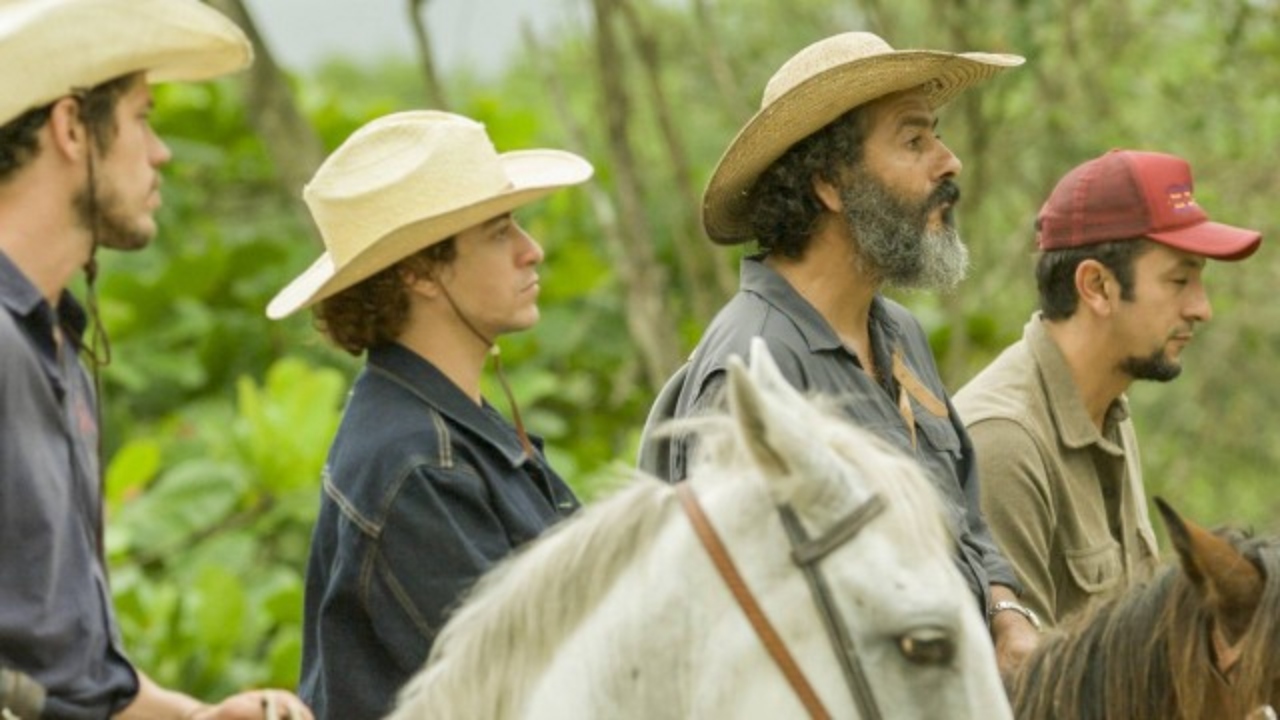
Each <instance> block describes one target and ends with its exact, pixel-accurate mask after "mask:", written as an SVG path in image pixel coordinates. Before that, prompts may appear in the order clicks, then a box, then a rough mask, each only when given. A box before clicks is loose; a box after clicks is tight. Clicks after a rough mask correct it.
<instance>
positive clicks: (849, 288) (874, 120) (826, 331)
mask: <svg viewBox="0 0 1280 720" xmlns="http://www.w3.org/2000/svg"><path fill="white" fill-rule="evenodd" d="M1022 62H1023V59H1022V58H1021V57H1018V56H1015V55H999V54H989V53H949V52H939V51H933V50H894V49H893V48H891V47H890V46H889V45H888V44H887V43H885V41H884V40H882V39H880V38H879V37H877V36H875V35H873V34H871V33H867V32H849V33H843V34H840V35H835V36H832V37H828V38H826V39H824V40H821V41H818V42H816V43H814V44H812V45H810V46H809V47H806V48H805V49H803V50H801V51H800V52H799V53H797V54H796V55H795V56H794V57H792V58H791V59H790V60H788V61H787V62H786V63H785V64H784V65H783V66H782V67H781V68H780V69H779V70H778V71H777V72H776V73H775V74H774V75H773V77H772V78H771V79H770V80H769V83H768V85H767V86H766V87H765V91H764V97H763V101H762V103H761V108H760V111H759V112H758V113H756V114H755V116H753V117H752V118H751V119H750V120H748V121H747V123H746V125H745V126H743V128H742V129H741V130H740V131H739V132H738V135H737V137H735V138H734V139H733V142H732V143H730V145H729V147H728V149H727V150H726V151H725V152H724V155H723V156H722V157H721V159H720V163H719V165H718V166H717V167H716V168H715V171H714V172H713V174H712V176H711V180H710V182H709V184H708V186H707V189H706V193H705V194H704V196H703V214H702V219H703V225H704V227H705V229H706V231H707V234H708V235H709V236H710V237H711V239H712V240H713V241H715V242H717V243H720V244H724V245H733V244H739V243H743V242H746V241H747V240H750V239H754V240H755V241H756V242H757V243H758V245H759V253H758V254H757V255H755V256H752V257H749V258H747V259H746V260H744V261H743V263H742V278H741V289H740V291H739V293H738V294H737V295H736V296H735V297H734V298H733V299H732V300H731V301H730V302H729V303H728V304H727V305H726V306H725V307H724V309H722V310H721V312H720V313H719V314H718V315H717V317H716V318H715V320H713V321H712V323H711V325H710V326H709V327H708V328H707V330H706V332H705V334H704V335H703V337H702V340H701V341H700V342H699V344H698V347H697V348H696V349H695V350H694V352H693V355H692V356H691V358H690V362H689V363H688V365H687V366H686V367H685V368H683V369H682V370H681V373H682V374H683V378H682V379H681V380H677V381H676V382H675V383H672V384H669V390H668V391H667V392H666V393H664V394H666V395H668V397H667V398H660V400H659V403H657V404H656V405H655V414H656V415H658V416H661V415H663V414H665V413H666V412H667V411H668V409H670V410H672V411H673V412H674V415H676V416H686V415H692V414H696V413H699V412H703V411H705V410H707V409H709V408H710V407H712V406H714V405H716V404H717V403H718V402H719V396H720V395H721V389H722V387H723V384H724V378H725V366H726V363H727V360H728V358H729V357H730V356H731V355H734V354H737V355H741V356H743V357H745V356H746V354H747V351H748V347H749V345H750V342H751V339H752V338H753V337H756V336H759V337H763V338H764V339H765V341H766V342H767V344H768V347H769V350H770V351H771V353H772V355H773V357H774V358H775V359H776V360H777V362H778V365H779V367H780V368H781V369H782V370H783V372H784V373H785V374H786V375H787V376H788V377H789V378H790V380H791V381H792V382H793V383H794V384H795V385H796V386H797V387H799V388H802V389H804V390H807V391H811V392H818V393H823V394H827V395H830V396H832V397H833V398H835V399H836V400H837V401H838V402H839V403H840V407H841V408H842V409H843V410H844V411H845V413H846V414H847V415H848V416H849V418H850V419H851V420H852V421H853V422H856V423H859V424H860V425H863V426H865V427H867V428H869V429H871V430H873V431H875V432H876V433H877V434H879V435H881V436H883V437H884V438H885V439H886V440H888V441H890V442H892V443H893V444H894V445H896V446H897V447H898V448H900V449H901V450H902V451H903V452H906V453H908V454H910V455H911V456H913V457H915V458H916V459H917V460H919V461H920V462H921V464H922V465H923V466H924V467H925V468H926V469H927V470H928V472H929V475H930V477H931V479H932V480H933V482H934V485H935V487H936V488H937V489H938V491H939V493H940V496H941V497H942V498H943V500H944V503H945V504H946V506H947V508H948V510H949V519H950V522H949V525H950V528H951V530H952V533H953V535H954V536H955V539H956V547H957V556H958V557H957V564H958V566H959V568H960V570H961V572H962V573H963V575H964V576H965V578H966V579H967V580H968V582H969V585H970V587H971V589H972V591H973V594H974V597H975V599H976V603H975V608H974V609H975V611H981V612H984V614H985V613H986V612H988V611H990V610H991V609H992V608H1003V607H1010V606H1012V605H1014V604H1015V603H1014V601H1015V600H1016V595H1015V592H1014V590H1015V589H1016V587H1017V586H1016V584H1015V580H1014V576H1013V573H1012V571H1011V570H1010V568H1009V565H1008V563H1006V562H1005V560H1004V558H1003V557H1002V556H1001V555H1000V552H999V550H998V549H997V548H996V546H995V544H994V542H992V540H991V536H990V533H989V531H988V529H987V527H986V525H985V523H984V521H983V519H982V514H981V511H980V509H979V503H978V482H977V476H976V474H975V465H974V461H973V448H972V445H971V444H970V443H969V439H968V437H967V436H966V435H965V431H964V427H963V425H961V423H960V421H959V419H958V418H957V417H956V415H955V413H954V411H953V410H952V407H951V404H950V401H949V400H948V398H947V392H946V388H945V387H943V384H942V380H941V378H940V377H939V376H938V371H937V367H936V366H935V363H934V359H933V355H932V353H931V351H930V349H929V343H928V338H927V337H926V336H925V334H924V332H923V330H922V329H921V327H920V325H919V323H918V322H917V321H916V320H915V318H914V317H912V315H911V314H910V313H909V312H908V311H907V310H906V309H905V308H904V307H902V306H901V305H899V304H897V303H895V302H893V301H892V300H889V299H888V298H886V297H884V296H883V295H882V294H881V292H880V291H881V289H882V288H883V287H885V286H896V287H920V288H933V287H939V288H946V287H950V286H952V285H954V284H955V283H956V282H958V281H959V280H960V279H961V277H962V276H963V275H964V272H965V268H966V263H967V254H966V250H965V247H964V245H963V244H962V243H961V241H960V238H959V235H958V233H957V231H956V228H955V222H954V218H953V210H954V207H955V204H956V202H957V201H958V200H959V190H958V189H957V187H956V184H955V182H954V178H955V176H956V175H958V174H959V172H960V161H959V160H958V159H956V157H955V155H953V154H952V153H951V151H950V150H949V149H948V148H947V147H946V145H944V144H943V143H942V141H941V139H940V138H939V136H938V135H937V133H936V132H935V126H936V123H937V116H936V111H937V109H938V108H939V107H941V106H942V105H944V104H945V103H946V102H948V101H949V100H951V99H952V98H954V97H955V96H956V95H957V94H959V93H960V92H961V91H963V90H964V89H966V88H968V87H970V86H972V85H975V84H978V83H980V82H982V81H984V80H987V79H989V78H991V77H993V76H995V75H997V74H999V73H1000V72H1002V71H1003V70H1005V69H1007V68H1010V67H1015V66H1017V65H1020V64H1022ZM668 403H669V404H668ZM642 452H643V453H644V455H645V456H647V457H653V456H654V455H657V456H659V459H658V466H659V467H661V466H662V465H663V464H665V465H666V467H665V468H663V469H664V470H665V474H666V475H667V476H668V479H671V480H680V479H681V478H683V477H684V475H685V473H686V470H687V464H688V462H689V455H690V452H691V443H690V441H689V439H688V438H684V437H682V438H676V439H674V440H673V441H671V446H670V449H669V450H667V449H665V448H661V447H657V448H648V449H646V450H645V451H642ZM1002 603H1003V604H1002ZM992 630H993V636H994V638H995V641H996V648H997V658H998V659H999V660H1000V662H1001V667H1002V670H1004V671H1006V672H1007V671H1009V670H1011V669H1012V667H1013V666H1014V665H1015V664H1016V662H1017V661H1018V660H1019V659H1020V658H1021V657H1022V655H1023V654H1025V652H1026V651H1027V650H1028V649H1029V648H1030V647H1031V646H1033V645H1034V642H1035V632H1034V629H1033V628H1032V626H1031V625H1030V624H1029V623H1028V620H1027V618H1025V617H1024V616H1022V615H1020V614H1018V613H1016V612H1008V613H1006V612H994V613H993V615H992Z"/></svg>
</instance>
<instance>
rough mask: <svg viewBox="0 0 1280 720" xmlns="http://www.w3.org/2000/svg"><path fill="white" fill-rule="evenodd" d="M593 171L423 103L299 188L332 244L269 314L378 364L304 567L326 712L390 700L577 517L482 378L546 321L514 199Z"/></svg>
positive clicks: (356, 140)
mask: <svg viewBox="0 0 1280 720" xmlns="http://www.w3.org/2000/svg"><path fill="white" fill-rule="evenodd" d="M591 174H592V168H591V165H590V164H589V163H588V162H587V161H586V160H583V159H582V158H580V157H578V156H577V155H573V154H571V153H567V152H563V151H559V150H524V151H516V152H507V153H503V154H499V153H498V152H497V151H496V150H495V149H494V147H493V143H492V142H491V141H490V139H489V137H488V135H487V134H486V132H485V129H484V126H483V125H481V124H479V123H477V122H475V121H473V120H470V119H468V118H465V117H461V116H458V115H453V114H450V113H444V112H436V111H414V112H402V113H396V114H393V115H389V116H386V117H383V118H380V119H377V120H374V121H373V122H370V123H369V124H367V125H365V126H364V127H362V128H360V129H359V130H357V131H356V132H355V133H354V134H353V135H352V136H351V137H350V138H348V139H347V141H346V142H345V143H343V144H342V146H341V147H339V148H338V149H337V150H335V151H334V152H333V154H332V155H331V156H329V158H328V159H327V160H326V161H325V162H324V164H323V165H322V166H321V167H320V169H319V170H318V171H317V172H316V175H315V177H314V178H312V180H311V182H310V183H308V184H307V187H306V188H305V190H304V191H303V198H304V200H305V201H306V203H307V206H308V207H309V208H310V209H311V213H312V216H313V217H314V218H315V221H316V224H317V226H318V227H319V229H320V233H321V235H322V236H323V237H324V242H325V248H326V249H325V252H324V253H323V254H322V255H321V256H320V258H319V259H318V260H316V262H315V263H314V264H313V265H312V266H311V267H310V268H308V269H307V270H306V271H304V272H303V273H302V274H301V275H300V276H299V277H298V278H297V279H295V280H294V281H293V282H291V283H290V284H289V285H288V286H287V287H286V288H285V289H284V290H282V291H281V292H280V293H279V294H278V295H277V296H276V297H275V299H273V300H272V301H271V303H270V305H269V306H268V308H267V315H269V316H270V317H272V318H281V317H284V316H286V315H289V314H290V313H292V312H294V311H296V310H299V309H301V308H304V307H308V306H315V316H316V320H317V325H318V326H319V328H320V329H321V330H322V331H323V332H324V333H325V334H326V335H327V336H328V337H329V339H330V340H332V341H333V342H334V343H335V344H337V345H338V346H339V347H341V348H343V349H345V350H347V351H348V352H350V353H351V354H353V355H361V354H364V355H365V356H366V367H365V369H364V371H363V372H362V373H361V374H360V376H359V377H358V378H357V379H356V381H355V385H354V388H353V389H352V391H351V396H350V398H349V400H348V403H347V407H346V410H345V411H344V413H343V418H342V424H341V425H340V427H339V429H338V434H337V437H336V438H335V439H334V441H333V446H332V448H331V449H330V452H329V459H328V462H327V463H326V465H325V470H324V478H323V480H324V495H323V497H322V498H321V508H320V516H319V519H318V520H317V523H316V528H315V533H314V535H313V537H312V543H311V557H310V560H309V562H308V567H307V585H306V600H305V605H306V615H305V621H304V622H305V634H304V637H303V659H302V684H301V688H300V694H301V695H302V697H303V698H304V699H305V700H307V701H308V702H309V703H311V705H312V707H313V708H314V709H315V712H316V715H317V716H318V717H320V718H334V719H338V718H371V717H380V716H382V715H383V714H385V713H387V712H388V711H389V710H391V709H392V706H393V703H394V700H395V695H396V692H397V691H398V690H399V688H400V687H401V685H403V684H404V683H405V682H406V681H407V680H408V679H409V678H410V677H411V676H412V675H413V674H414V673H416V672H417V671H418V670H419V669H420V668H421V667H422V665H423V664H424V662H425V661H426V659H427V656H428V654H429V652H430V650H431V646H432V642H433V641H434V639H435V637H436V633H437V632H438V631H439V630H440V627H441V625H443V623H444V622H445V620H446V618H447V615H448V612H449V611H450V610H451V609H452V608H453V606H455V605H456V604H457V602H458V600H459V598H460V596H461V595H462V593H463V592H464V591H465V590H466V589H467V588H468V587H470V586H471V584H472V583H473V582H474V581H475V580H476V579H477V578H478V577H479V576H480V575H481V574H482V573H483V572H485V571H486V570H487V569H488V568H489V567H490V566H492V565H493V564H494V563H496V562H497V561H499V560H501V559H502V558H504V557H505V556H506V555H508V554H509V553H510V552H511V551H512V550H514V549H515V548H516V547H518V546H519V545H521V544H523V543H525V542H528V541H530V540H532V539H534V538H536V537H537V536H538V535H539V534H540V533H541V532H542V531H543V530H545V529H546V528H547V527H549V526H550V525H552V524H553V523H555V522H556V521H558V520H560V519H561V518H563V517H566V516H567V515H569V514H570V513H572V512H574V511H575V510H576V509H577V507H578V501H577V499H576V498H575V497H574V496H573V493H572V491H571V490H570V489H569V487H568V485H566V484H565V483H564V482H563V481H562V480H561V479H560V477H559V476H558V475H557V474H556V473H555V471H554V470H552V469H551V467H550V466H549V465H548V464H547V460H546V457H544V456H543V453H542V450H541V443H540V441H538V440H537V439H536V438H532V437H531V436H530V435H528V434H527V433H526V432H525V430H524V427H523V424H522V423H521V421H520V415H519V412H518V411H517V410H516V408H515V404H514V401H512V415H513V418H514V421H515V424H514V427H513V426H512V424H510V423H508V422H507V421H506V420H505V419H504V418H503V417H502V416H501V415H500V414H499V413H498V412H497V411H496V410H495V409H494V408H493V407H492V406H491V405H489V403H488V402H486V401H485V399H484V398H483V397H482V396H481V393H480V377H481V374H482V373H483V370H484V364H485V360H486V358H488V357H490V355H493V356H494V357H495V361H496V360H497V356H496V350H497V348H496V346H495V345H494V343H495V342H496V340H497V338H498V337H499V336H500V335H503V334H506V333H511V332H517V331H520V330H526V329H528V328H530V327H532V326H533V325H534V323H536V322H537V320H538V305H537V300H538V293H539V278H538V271H537V267H538V265H539V263H541V261H542V259H543V252H542V248H541V247H540V246H539V245H538V243H537V241H535V240H534V239H533V238H532V237H530V236H529V235H528V234H526V233H525V231H524V230H523V229H521V227H520V225H519V224H518V223H517V222H516V220H515V218H514V217H513V216H512V211H514V210H516V209H517V208H519V207H522V206H524V205H526V204H528V203H531V202H533V201H535V200H537V199H539V198H541V197H544V196H546V195H548V194H549V193H552V192H554V191H556V190H558V189H560V188H563V187H567V186H570V185H576V184H578V183H582V182H585V181H586V180H587V179H588V178H590V177H591ZM498 379H499V381H500V382H502V383H503V386H504V389H505V380H503V377H502V373H501V366H499V367H498ZM507 394H508V400H511V398H510V393H509V391H508V393H507ZM494 651H495V652H502V649H501V648H495V649H494Z"/></svg>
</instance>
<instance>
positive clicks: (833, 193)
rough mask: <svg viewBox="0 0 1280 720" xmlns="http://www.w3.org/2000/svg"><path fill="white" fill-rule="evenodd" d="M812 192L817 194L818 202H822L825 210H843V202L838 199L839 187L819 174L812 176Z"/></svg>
mask: <svg viewBox="0 0 1280 720" xmlns="http://www.w3.org/2000/svg"><path fill="white" fill-rule="evenodd" d="M813 194H814V195H817V196H818V202H820V203H822V205H823V207H825V208H826V209H827V210H829V211H831V212H834V213H838V212H841V211H843V210H844V202H843V201H842V200H841V199H840V188H838V187H836V186H835V185H833V184H832V183H831V182H830V181H828V180H827V179H826V178H823V177H822V176H820V175H814V176H813Z"/></svg>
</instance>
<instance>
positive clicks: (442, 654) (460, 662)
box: [392, 477, 674, 718]
mask: <svg viewBox="0 0 1280 720" xmlns="http://www.w3.org/2000/svg"><path fill="white" fill-rule="evenodd" d="M673 498H674V495H673V493H672V492H671V488H670V486H668V485H666V484H664V483H662V482H660V481H657V480H655V479H653V478H650V477H636V478H635V479H634V480H632V482H631V483H630V484H628V485H627V486H626V487H624V488H623V490H621V491H620V492H617V493H615V494H613V495H611V496H610V497H609V498H608V499H606V500H603V501H601V502H598V503H594V504H592V505H589V506H588V507H586V508H584V509H583V510H581V511H580V512H579V513H578V514H577V515H576V516H574V517H573V518H571V519H570V520H567V521H565V522H562V523H560V524H559V525H557V526H555V527H553V528H552V529H551V530H550V531H548V532H547V533H546V534H545V535H543V536H542V537H541V538H539V539H538V541H537V542H536V543H533V544H532V545H528V546H526V547H525V548H524V549H522V550H521V551H519V552H517V553H515V554H514V555H513V556H511V557H510V558H508V559H507V560H505V561H503V562H501V563H499V564H498V565H497V566H495V567H494V568H493V570H491V571H490V572H489V573H487V574H485V575H484V576H483V577H482V578H481V579H480V581H479V582H477V583H476V585H475V586H474V587H473V589H472V590H471V592H470V593H469V594H468V596H467V598H465V602H464V604H463V605H462V606H461V607H460V608H459V610H458V612H457V614H456V615H454V616H453V617H452V618H450V620H449V622H448V623H446V624H445V627H444V629H443V630H442V631H441V633H440V635H439V637H437V638H436V642H435V646H434V649H433V650H432V654H431V659H430V661H429V663H428V670H427V672H424V673H421V674H419V675H418V676H417V677H416V678H415V679H414V680H413V681H411V682H410V683H409V684H408V685H406V686H405V688H404V690H403V691H402V693H401V697H400V701H399V703H398V705H399V706H400V707H401V708H405V707H407V706H409V705H410V702H411V698H414V696H415V695H417V694H419V693H425V692H430V693H431V697H425V696H424V697H422V698H417V699H415V700H414V702H419V701H422V700H426V701H428V702H429V703H430V704H432V705H433V706H434V705H435V704H436V703H440V704H441V705H443V704H445V703H447V704H448V705H447V714H445V715H443V716H442V717H457V718H502V717H510V716H512V715H513V714H514V713H515V712H517V711H518V710H519V708H520V707H521V706H522V705H523V703H524V699H525V696H526V694H527V692H528V690H529V687H530V685H531V684H532V682H533V681H534V680H535V679H537V677H538V675H539V674H540V673H541V672H542V670H543V669H544V668H545V666H546V664H547V661H548V660H549V659H550V658H551V656H552V653H553V651H554V650H555V649H556V647H557V646H558V645H559V644H560V643H559V641H560V640H561V639H562V638H564V637H565V636H567V635H568V634H569V633H571V632H572V631H573V630H574V628H575V627H577V625H578V623H579V621H581V620H582V618H584V617H586V616H587V615H588V614H589V613H590V611H591V610H592V608H594V607H595V606H596V604H597V603H599V602H600V600H601V598H603V597H604V596H605V595H607V594H608V592H609V589H610V588H611V587H612V586H613V583H614V581H615V580H616V579H617V578H618V576H619V575H620V574H621V573H622V572H623V571H624V570H626V569H627V567H628V566H629V565H630V564H631V561H632V559H633V558H635V557H637V556H639V555H642V554H643V553H644V551H645V550H647V549H648V548H649V546H650V544H651V543H652V541H653V538H654V537H655V536H656V535H657V531H658V528H660V527H661V526H662V524H663V523H664V522H665V521H666V518H667V517H668V516H669V515H670V511H671V509H672V508H673V507H674V505H673V503H672V500H673ZM516 560H519V562H516ZM498 648H501V650H500V651H496V650H497V649H498ZM438 663H443V664H438ZM432 666H436V668H440V667H444V668H447V669H448V675H447V680H448V682H445V683H438V684H437V685H435V686H433V687H431V688H430V690H429V691H428V690H427V689H426V688H427V685H428V684H430V683H431V682H433V681H434V680H435V678H434V675H435V673H433V672H432V670H433V669H436V668H433V667H432ZM442 679H445V678H442ZM446 686H448V687H446ZM392 717H408V716H405V715H403V710H402V711H400V712H397V713H396V714H395V715H393V716H392ZM415 717H416V715H415Z"/></svg>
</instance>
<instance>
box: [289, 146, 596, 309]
mask: <svg viewBox="0 0 1280 720" xmlns="http://www.w3.org/2000/svg"><path fill="white" fill-rule="evenodd" d="M499 162H500V163H501V164H502V167H503V170H504V171H505V172H506V174H507V177H508V178H509V179H510V180H511V184H510V186H509V187H508V188H507V189H506V190H505V191H503V192H501V193H499V194H497V195H494V196H492V197H489V198H486V199H484V200H481V201H478V202H475V203H472V204H470V205H467V206H465V207H462V208H458V209H455V210H451V211H449V212H445V213H440V214H437V215H432V216H429V217H423V218H421V219H418V220H415V221H413V222H410V223H407V224H405V225H402V226H400V227H398V228H396V229H395V230H392V231H391V232H388V233H387V234H385V235H383V236H382V237H380V238H378V239H376V240H375V241H374V242H372V243H370V244H369V245H368V247H366V248H365V249H364V250H362V251H361V252H360V253H358V254H357V255H355V256H354V257H352V258H351V259H350V260H349V261H347V262H346V263H344V264H343V265H342V266H341V267H339V266H337V264H336V263H335V262H334V259H333V256H332V255H331V254H330V253H329V252H328V251H326V252H324V253H322V254H321V255H320V258H319V259H317V260H316V261H315V262H314V263H312V264H311V266H310V267H309V268H307V269H306V270H305V271H303V272H302V274H301V275H299V276H298V277H297V278H295V279H294V280H293V282H291V283H289V284H288V285H287V286H286V287H285V288H284V289H283V290H281V291H280V292H279V293H278V294H277V295H276V296H275V298H273V299H272V300H271V303H270V304H268V305H267V317H269V318H271V319H273V320H279V319H281V318H283V317H286V316H288V315H290V314H292V313H294V312H297V311H298V310H301V309H302V308H305V307H309V306H311V305H314V304H315V303H317V302H319V301H321V300H323V299H325V298H327V297H330V296H332V295H335V294H337V293H339V292H341V291H343V290H345V289H347V288H349V287H351V286H352V285H355V284H356V283H358V282H360V281H361V280H364V279H366V278H368V277H369V276H371V275H373V274H375V273H377V272H378V271H380V270H382V269H384V268H388V267H390V266H392V265H394V264H395V263H397V262H399V261H400V260H403V259H404V258H406V257H408V256H410V255H412V254H413V253H415V252H418V251H419V250H422V249H424V248H427V247H430V246H432V245H434V244H436V243H438V242H441V241H443V240H445V239H447V238H450V237H453V236H454V235H456V234H458V233H459V232H462V231H463V230H466V229H468V228H471V227H474V226H476V225H479V224H481V223H483V222H485V221H486V220H489V219H491V218H495V217H497V216H499V215H503V214H505V213H508V212H511V211H512V210H515V209H517V208H520V207H523V206H525V205H528V204H529V203H531V202H534V201H536V200H539V199H541V198H543V197H545V196H547V195H549V194H550V193H552V192H555V191H556V190H559V189H561V188H565V187H569V186H572V185H578V184H581V183H583V182H586V181H587V179H589V178H590V177H591V174H592V172H593V169H592V167H591V164H590V163H588V162H587V161H586V160H583V159H582V158H580V157H578V156H577V155H574V154H573V153H569V152H563V151H560V150H518V151H514V152H508V153H503V154H502V155H501V156H500V157H499Z"/></svg>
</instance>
